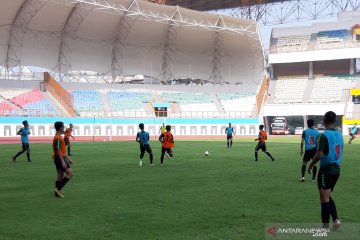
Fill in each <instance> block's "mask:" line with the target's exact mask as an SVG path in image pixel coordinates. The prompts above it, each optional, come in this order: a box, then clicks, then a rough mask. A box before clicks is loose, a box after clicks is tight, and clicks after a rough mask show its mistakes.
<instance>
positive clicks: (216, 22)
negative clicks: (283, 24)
mask: <svg viewBox="0 0 360 240" xmlns="http://www.w3.org/2000/svg"><path fill="white" fill-rule="evenodd" d="M263 60H264V59H263V51H262V45H261V41H260V36H259V33H258V28H257V23H256V21H254V20H247V19H239V18H233V17H228V16H221V15H218V14H210V13H205V12H197V11H193V10H189V9H184V8H180V7H174V6H166V5H158V4H154V3H150V2H147V1H142V0H5V1H1V7H0V65H1V66H3V67H5V69H7V70H10V69H13V68H16V67H19V66H37V67H43V68H46V69H49V70H52V71H54V72H59V73H63V74H66V73H69V72H72V71H80V70H84V71H95V72H99V73H104V74H108V75H111V76H112V77H113V79H116V78H118V77H119V76H126V75H135V74H143V75H147V76H152V77H156V78H158V79H160V80H162V81H164V82H166V83H169V82H171V80H172V79H176V78H188V77H190V78H193V79H204V80H210V81H212V82H214V83H221V82H229V83H238V82H241V83H248V84H249V83H258V82H259V81H260V80H261V76H262V71H263V64H264V63H263V62H264V61H263Z"/></svg>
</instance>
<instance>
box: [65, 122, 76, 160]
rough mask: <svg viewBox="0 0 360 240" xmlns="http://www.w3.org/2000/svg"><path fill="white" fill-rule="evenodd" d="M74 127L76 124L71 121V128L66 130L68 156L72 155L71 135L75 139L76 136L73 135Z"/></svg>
mask: <svg viewBox="0 0 360 240" xmlns="http://www.w3.org/2000/svg"><path fill="white" fill-rule="evenodd" d="M73 128H74V126H73V125H72V123H70V125H69V128H67V129H66V130H65V137H64V141H65V145H66V146H67V150H68V156H71V153H70V148H71V143H70V137H72V139H73V140H74V139H75V138H74V136H73V135H72V132H73Z"/></svg>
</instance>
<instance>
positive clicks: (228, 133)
mask: <svg viewBox="0 0 360 240" xmlns="http://www.w3.org/2000/svg"><path fill="white" fill-rule="evenodd" d="M225 134H226V141H227V147H228V148H231V147H232V143H233V134H234V135H235V131H234V128H233V127H231V123H229V127H227V128H226V129H225Z"/></svg>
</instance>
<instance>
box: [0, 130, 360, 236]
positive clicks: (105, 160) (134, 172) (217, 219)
mask: <svg viewBox="0 0 360 240" xmlns="http://www.w3.org/2000/svg"><path fill="white" fill-rule="evenodd" d="M358 142H359V140H357V139H356V140H354V144H352V145H348V144H346V145H345V149H344V157H343V164H342V172H341V177H340V180H339V182H338V184H337V186H336V188H335V192H334V193H333V198H334V199H335V201H336V204H337V207H338V212H339V216H340V217H341V220H342V222H343V223H346V222H347V223H359V222H360V220H359V216H360V191H359V189H360V181H359V180H360V179H359V173H360V157H359V153H360V150H359V146H360V145H359V144H357V143H358ZM255 144H256V143H255V142H254V141H253V139H236V140H235V141H234V145H233V148H232V149H230V150H228V149H227V148H226V143H225V140H221V141H219V140H213V141H212V140H207V141H177V142H176V146H175V149H174V154H175V157H174V159H172V160H166V159H165V162H166V166H160V162H159V157H160V144H159V143H158V142H157V141H152V142H151V145H152V148H153V152H154V159H155V164H156V165H155V166H153V167H150V166H149V164H148V163H149V161H148V155H146V156H145V158H144V164H143V166H142V167H139V165H138V160H139V148H138V144H137V143H136V142H135V141H133V142H111V143H109V142H101V143H76V142H74V143H73V148H72V152H73V154H74V156H73V157H72V159H73V160H74V162H75V166H74V167H73V169H74V173H75V176H74V178H73V179H72V180H71V181H70V182H69V183H68V185H67V186H66V187H65V188H64V189H63V192H64V195H65V198H64V199H56V198H55V197H54V196H53V189H54V181H55V177H56V172H55V167H54V164H53V162H52V160H51V144H50V143H48V144H31V154H32V160H33V163H30V164H28V163H27V162H26V157H25V155H23V156H21V157H19V159H18V160H17V162H16V163H15V164H14V163H12V161H11V156H12V155H13V154H14V153H15V152H16V151H18V150H19V147H20V144H18V145H0V148H1V151H0V217H1V224H0V239H1V240H3V239H11V240H12V239H14V240H15V239H16V240H19V239H37V240H42V239H46V240H48V239H52V240H55V239H77V240H80V239H86V240H88V239H102V240H103V239H123V240H130V239H136V240H138V239H141V240H147V239H156V240H172V239H181V240H187V239H189V240H200V239H204V240H205V239H206V240H209V239H243V240H258V239H264V236H265V231H264V226H265V223H272V222H280V223H314V222H320V220H321V219H320V204H319V196H318V192H317V187H316V184H313V183H311V181H310V177H309V175H307V179H306V182H305V183H299V182H298V181H297V180H298V178H299V175H300V165H301V158H300V156H299V149H300V144H299V137H284V138H272V137H271V136H270V138H269V141H268V143H267V146H268V150H269V151H270V152H271V153H272V154H273V156H274V157H275V158H276V161H275V162H271V161H270V159H269V158H268V157H267V156H266V155H265V154H263V153H261V152H259V162H255V161H254V153H253V152H254V147H255ZM205 150H209V152H210V156H209V157H205V156H204V152H205Z"/></svg>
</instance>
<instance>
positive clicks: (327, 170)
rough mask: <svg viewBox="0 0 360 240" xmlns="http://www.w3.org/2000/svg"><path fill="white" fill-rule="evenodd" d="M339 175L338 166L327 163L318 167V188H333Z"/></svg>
mask: <svg viewBox="0 0 360 240" xmlns="http://www.w3.org/2000/svg"><path fill="white" fill-rule="evenodd" d="M339 177H340V166H339V165H337V164H329V165H325V166H322V167H320V170H319V173H318V188H322V189H331V191H333V190H334V187H335V185H336V182H337V181H338V179H339Z"/></svg>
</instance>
